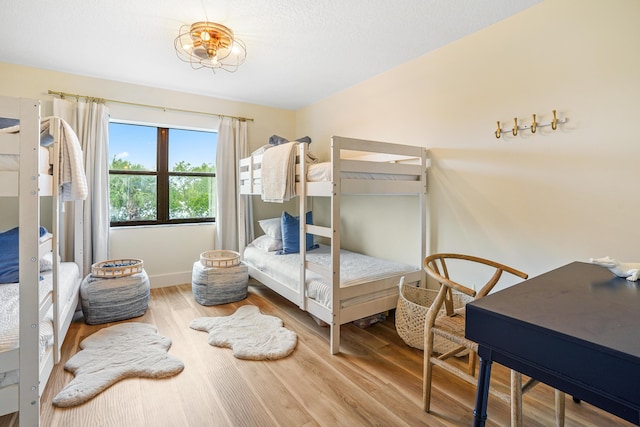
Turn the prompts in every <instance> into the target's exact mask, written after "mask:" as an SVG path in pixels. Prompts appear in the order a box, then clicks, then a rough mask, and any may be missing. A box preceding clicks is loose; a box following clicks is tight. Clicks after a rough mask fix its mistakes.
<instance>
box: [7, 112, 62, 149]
mask: <svg viewBox="0 0 640 427" xmlns="http://www.w3.org/2000/svg"><path fill="white" fill-rule="evenodd" d="M19 124H20V120H18V119H9V118H7V117H0V129H4V128H10V127H12V126H16V125H19ZM51 144H53V135H50V134H49V131H48V130H43V131H41V132H40V145H42V146H43V147H48V146H50V145H51Z"/></svg>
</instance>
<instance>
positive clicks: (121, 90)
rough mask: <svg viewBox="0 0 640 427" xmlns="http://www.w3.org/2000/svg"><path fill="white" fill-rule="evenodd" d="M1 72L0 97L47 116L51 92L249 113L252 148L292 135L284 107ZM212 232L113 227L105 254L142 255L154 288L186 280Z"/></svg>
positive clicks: (127, 114)
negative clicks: (35, 104) (25, 102)
mask: <svg viewBox="0 0 640 427" xmlns="http://www.w3.org/2000/svg"><path fill="white" fill-rule="evenodd" d="M0 76H1V78H0V95H3V96H14V97H25V98H35V99H40V100H41V101H42V115H43V116H47V115H51V112H52V101H51V100H52V96H50V95H48V94H47V93H48V90H54V91H61V92H67V93H74V94H75V93H77V94H81V95H90V96H94V97H99V98H109V99H116V100H121V101H129V102H135V103H141V104H150V105H157V106H161V107H171V108H178V109H185V110H194V111H202V112H211V113H220V114H227V115H237V116H243V117H251V118H253V119H254V121H253V122H249V125H248V128H249V131H248V134H249V142H250V144H251V146H252V147H258V146H261V145H263V144H266V143H267V141H268V138H269V136H271V135H272V134H274V133H276V134H281V135H292V134H293V133H294V132H293V130H294V126H295V113H294V112H293V111H288V110H281V109H276V108H269V107H262V106H259V105H252V104H246V103H240V102H233V101H227V100H222V99H215V98H210V97H204V96H198V95H193V94H186V93H179V92H172V91H168V90H162V89H154V88H150V87H145V86H138V85H131V84H126V83H119V82H113V81H108V80H101V79H94V78H89V77H82V76H77V75H71V74H64V73H57V72H52V71H47V70H40V69H34V68H28V67H20V66H15V65H10V64H4V63H0ZM212 78H215V76H212ZM108 105H109V110H110V113H111V117H112V118H113V119H121V120H131V121H137V122H144V123H150V124H159V125H174V126H187V127H193V128H200V129H216V128H217V125H218V119H217V118H216V117H211V116H206V115H198V114H185V113H176V112H171V111H163V110H161V109H150V108H141V107H132V106H127V105H123V104H117V103H108ZM15 206H16V204H15V203H14V202H13V201H11V200H10V199H4V200H0V227H2V229H4V228H7V227H9V226H14V224H15V223H16V222H17V219H16V218H15V212H16V209H15ZM258 213H259V214H260V211H258ZM267 214H268V213H267ZM214 233H215V226H214V225H213V224H199V225H186V226H171V227H167V226H156V227H137V228H115V229H112V230H111V253H110V257H111V258H126V257H134V258H142V259H143V260H144V261H145V269H146V271H147V273H148V274H149V276H150V280H151V286H153V287H159V286H166V285H174V284H178V283H185V282H190V281H191V268H192V266H193V262H194V261H195V260H197V259H198V257H199V255H200V253H201V252H203V251H205V250H209V249H214V248H213V241H214Z"/></svg>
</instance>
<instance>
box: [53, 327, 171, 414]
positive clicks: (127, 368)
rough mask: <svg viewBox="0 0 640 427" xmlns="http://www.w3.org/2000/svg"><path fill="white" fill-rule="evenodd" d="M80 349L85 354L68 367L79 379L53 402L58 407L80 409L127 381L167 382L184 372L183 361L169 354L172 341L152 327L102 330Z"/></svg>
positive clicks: (81, 353) (79, 353)
mask: <svg viewBox="0 0 640 427" xmlns="http://www.w3.org/2000/svg"><path fill="white" fill-rule="evenodd" d="M80 347H81V348H82V350H81V351H80V352H78V353H76V354H75V355H74V356H73V357H71V358H70V359H69V360H68V361H67V363H66V364H65V365H64V368H65V369H66V370H67V371H70V372H71V373H72V374H74V375H75V378H74V379H73V380H71V382H70V383H69V384H67V386H66V387H65V388H63V389H62V391H60V393H58V395H57V396H56V397H55V398H54V399H53V404H54V405H55V406H59V407H63V408H64V407H69V406H75V405H79V404H81V403H84V402H86V401H88V400H90V399H92V398H93V397H95V396H96V395H97V394H99V393H100V392H102V391H104V390H106V389H107V388H108V387H110V386H111V385H113V384H115V383H116V382H118V381H120V380H122V379H125V378H130V377H143V378H165V377H170V376H172V375H176V374H178V373H180V372H182V370H183V369H184V364H183V363H182V361H180V360H179V359H178V358H176V357H174V356H172V355H170V354H168V353H167V351H169V348H170V347H171V340H170V339H169V338H167V337H164V336H162V335H159V334H158V329H157V328H156V327H155V326H154V325H151V324H148V323H140V322H128V323H120V324H117V325H114V326H110V327H108V328H104V329H101V330H99V331H98V332H96V333H95V334H93V335H91V336H89V337H87V338H85V339H84V340H83V341H82V342H81V343H80Z"/></svg>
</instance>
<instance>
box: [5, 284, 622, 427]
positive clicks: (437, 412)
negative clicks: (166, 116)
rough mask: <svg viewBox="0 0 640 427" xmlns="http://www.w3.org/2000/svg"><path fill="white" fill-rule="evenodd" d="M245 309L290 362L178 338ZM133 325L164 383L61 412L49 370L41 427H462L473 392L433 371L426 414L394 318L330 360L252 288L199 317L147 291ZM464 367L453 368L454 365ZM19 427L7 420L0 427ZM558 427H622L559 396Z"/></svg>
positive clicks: (186, 302) (527, 420) (309, 329)
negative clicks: (144, 334) (280, 338)
mask: <svg viewBox="0 0 640 427" xmlns="http://www.w3.org/2000/svg"><path fill="white" fill-rule="evenodd" d="M245 304H253V305H256V306H258V307H259V308H260V310H261V311H262V312H263V313H264V314H270V315H274V316H278V317H280V318H281V319H282V320H283V321H284V323H285V327H287V328H289V329H291V330H293V331H295V332H296V333H297V334H298V346H297V348H296V350H295V351H294V352H293V354H292V355H291V356H289V357H287V358H285V359H281V360H276V361H248V360H240V359H236V358H234V357H233V355H232V352H231V350H230V349H221V348H217V347H212V346H210V345H209V344H208V343H207V334H206V333H205V332H201V331H195V330H193V329H190V328H189V323H190V322H191V320H193V319H195V318H197V317H205V316H227V315H230V314H232V313H233V312H235V310H236V309H237V308H238V307H240V306H242V305H245ZM131 321H135V322H147V323H152V324H154V325H156V326H157V327H158V331H159V333H160V334H162V335H165V336H167V337H169V338H171V340H172V342H173V344H172V347H171V349H170V351H169V352H170V354H172V355H174V356H176V357H178V358H180V359H181V360H182V361H183V362H184V364H185V369H184V371H183V372H182V373H180V374H179V375H177V376H174V377H171V378H167V379H158V380H153V379H137V378H134V379H127V380H124V381H121V382H119V383H117V384H115V385H113V386H112V387H110V388H109V389H107V390H105V391H104V392H103V393H101V394H100V395H98V396H96V397H95V398H94V399H92V400H91V401H89V402H87V403H85V404H83V405H80V406H77V407H74V408H68V409H60V408H55V407H54V406H53V405H52V404H51V401H52V399H53V398H54V397H55V395H56V394H57V393H58V392H59V391H60V390H61V389H62V388H63V387H64V386H65V385H66V384H67V383H68V382H69V381H70V380H71V379H72V378H73V376H72V375H71V374H70V373H68V372H66V371H64V369H63V363H60V364H58V365H57V366H55V367H54V370H53V373H52V376H51V378H50V380H49V383H48V384H47V387H46V389H45V392H44V394H43V397H42V405H41V408H42V409H41V424H42V425H43V426H46V427H75V426H78V427H80V426H82V427H85V426H106V427H110V426H114V427H115V426H118V427H120V426H127V427H138V426H140V427H142V426H145V427H148V426H158V427H164V426H172V427H173V426H193V427H202V426H216V427H218V426H368V425H377V426H403V425H406V426H421V425H422V426H436V427H439V426H443V427H449V426H467V425H471V423H472V411H473V406H474V402H475V387H474V386H472V385H470V384H467V383H465V382H464V381H461V380H459V379H457V378H454V377H452V376H451V375H448V374H447V373H446V372H443V371H442V370H440V369H438V368H437V367H436V368H434V378H433V392H432V403H431V406H432V412H430V413H429V414H426V413H424V412H423V411H422V410H421V399H422V351H420V350H417V349H414V348H411V347H408V346H407V345H405V344H404V342H403V341H402V339H400V337H399V336H398V335H397V333H396V331H395V324H394V319H393V312H391V313H390V316H389V317H388V318H387V320H385V321H384V322H382V323H379V324H375V325H373V326H371V327H369V328H366V329H360V328H358V327H356V326H354V325H352V324H348V325H344V326H343V327H342V346H341V350H342V351H341V353H340V354H338V355H334V356H332V355H330V354H329V342H328V340H329V328H327V327H322V326H319V325H318V324H317V323H316V322H315V320H313V319H312V318H311V316H309V315H308V314H307V313H304V312H302V311H301V310H300V309H299V308H298V307H297V306H295V305H294V304H292V303H290V302H288V301H286V300H285V299H284V298H282V297H280V296H279V295H277V294H275V293H273V292H272V291H270V290H269V289H267V288H265V287H263V286H262V285H260V284H257V283H254V282H252V285H251V286H250V287H249V295H248V298H247V299H245V300H243V301H239V302H237V303H233V304H225V305H220V306H212V307H204V306H201V305H200V304H198V303H197V302H195V300H194V298H193V296H192V294H191V285H190V284H185V285H180V286H174V287H168V288H160V289H152V292H151V301H150V303H149V310H148V311H147V313H146V314H145V315H144V316H142V317H139V318H136V319H131ZM107 326H110V324H105V325H86V324H84V323H83V322H74V323H73V324H72V325H71V328H70V330H69V333H68V335H67V337H66V339H65V342H64V345H63V348H62V358H63V362H64V361H66V360H68V359H69V358H70V357H71V356H72V355H73V354H75V353H76V352H77V351H79V343H80V341H82V340H83V339H84V338H86V337H87V336H89V335H91V334H93V333H95V332H96V331H98V330H100V329H102V328H104V327H107ZM463 362H464V361H460V363H463ZM508 382H509V371H508V370H507V369H505V368H503V367H501V366H499V365H496V364H494V365H493V372H492V386H494V387H500V388H502V389H503V390H507V387H508ZM523 402H524V424H525V425H526V426H533V427H536V426H550V425H554V409H553V407H554V406H553V405H554V399H553V390H551V389H550V388H549V387H547V386H546V385H544V384H540V385H538V386H536V387H535V388H534V389H533V390H532V391H531V392H530V393H528V394H527V395H525V396H524V398H523ZM508 424H509V407H508V405H506V404H505V403H504V402H502V401H499V400H497V399H495V398H493V397H490V400H489V419H488V421H487V426H492V427H493V426H505V425H508ZM17 425H18V420H17V417H16V416H15V414H12V415H7V416H4V417H0V427H9V426H11V427H14V426H17ZM566 425H567V426H568V427H570V426H593V427H595V426H598V427H600V426H628V425H631V424H629V423H626V422H624V421H622V420H620V419H619V418H617V417H614V416H612V415H609V414H606V413H604V412H603V411H601V410H599V409H597V408H594V407H593V406H591V405H589V404H586V403H584V402H583V403H580V404H576V403H575V402H573V401H572V399H571V397H567V409H566Z"/></svg>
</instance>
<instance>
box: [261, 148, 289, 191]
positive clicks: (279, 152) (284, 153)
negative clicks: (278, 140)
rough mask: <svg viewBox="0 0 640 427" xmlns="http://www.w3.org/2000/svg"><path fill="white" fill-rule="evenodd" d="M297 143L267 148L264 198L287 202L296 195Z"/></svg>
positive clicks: (264, 169) (263, 171) (263, 162)
mask: <svg viewBox="0 0 640 427" xmlns="http://www.w3.org/2000/svg"><path fill="white" fill-rule="evenodd" d="M296 145H297V144H296V143H294V142H290V143H287V144H281V145H278V146H275V147H273V148H270V149H268V150H265V152H264V155H263V157H262V200H264V201H265V202H278V203H282V202H285V201H287V200H289V199H291V198H292V197H294V196H295V195H296V182H295V181H296Z"/></svg>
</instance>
